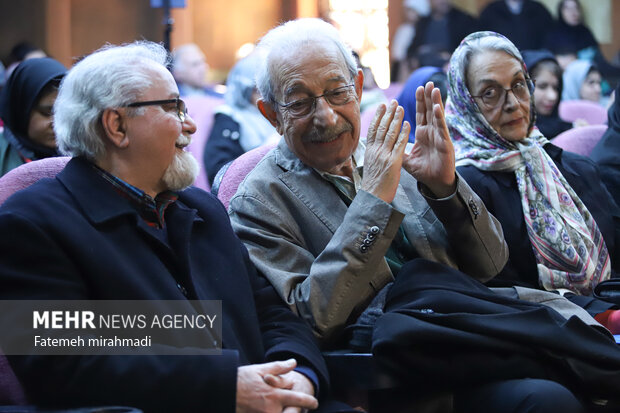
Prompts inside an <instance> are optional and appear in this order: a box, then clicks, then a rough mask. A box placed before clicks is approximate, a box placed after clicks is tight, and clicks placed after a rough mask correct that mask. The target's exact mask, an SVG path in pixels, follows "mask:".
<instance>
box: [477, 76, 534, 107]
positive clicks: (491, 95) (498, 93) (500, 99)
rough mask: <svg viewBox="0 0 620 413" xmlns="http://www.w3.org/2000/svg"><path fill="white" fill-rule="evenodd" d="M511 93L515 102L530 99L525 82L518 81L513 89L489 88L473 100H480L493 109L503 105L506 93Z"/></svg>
mask: <svg viewBox="0 0 620 413" xmlns="http://www.w3.org/2000/svg"><path fill="white" fill-rule="evenodd" d="M510 91H512V94H513V95H515V97H516V98H517V100H520V101H521V102H525V101H526V100H528V99H529V98H530V90H529V89H528V87H527V83H526V81H519V82H517V83H515V85H514V86H513V87H511V88H510V89H504V88H503V87H500V86H491V87H488V88H486V89H485V90H484V92H483V93H482V95H479V96H473V95H472V97H473V98H479V99H482V103H484V104H485V105H486V106H488V107H489V108H495V107H497V106H498V105H503V104H504V102H506V99H507V96H508V92H510Z"/></svg>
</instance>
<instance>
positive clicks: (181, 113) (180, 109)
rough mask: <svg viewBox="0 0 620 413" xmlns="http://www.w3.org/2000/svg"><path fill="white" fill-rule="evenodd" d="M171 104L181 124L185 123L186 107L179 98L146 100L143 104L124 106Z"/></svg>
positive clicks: (136, 103) (137, 106)
mask: <svg viewBox="0 0 620 413" xmlns="http://www.w3.org/2000/svg"><path fill="white" fill-rule="evenodd" d="M171 103H174V104H176V112H177V116H178V117H179V119H181V122H185V118H186V117H187V106H185V102H183V101H182V100H181V99H180V98H174V99H164V100H147V101H144V102H133V103H130V104H128V105H125V106H126V107H128V108H139V107H141V106H156V105H160V106H161V105H169V104H171Z"/></svg>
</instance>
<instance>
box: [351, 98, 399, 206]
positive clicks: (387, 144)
mask: <svg viewBox="0 0 620 413" xmlns="http://www.w3.org/2000/svg"><path fill="white" fill-rule="evenodd" d="M404 114H405V112H404V110H403V108H402V107H401V106H398V103H397V102H396V101H395V100H392V102H390V104H389V106H388V107H387V108H386V107H385V105H383V104H381V105H379V107H378V108H377V112H376V113H375V117H374V118H373V120H372V122H371V123H370V127H369V128H368V136H367V137H366V153H365V155H364V176H363V177H362V183H361V189H363V190H364V191H366V192H369V193H371V194H373V195H374V196H376V197H377V198H379V199H382V200H383V201H385V202H387V203H390V202H392V201H393V200H394V196H395V195H396V189H397V188H398V182H399V181H400V168H401V166H402V164H403V154H404V153H405V146H406V145H407V140H408V138H409V131H410V130H411V127H410V126H409V122H405V123H404V124H403V126H402V128H401V124H402V122H403V116H404Z"/></svg>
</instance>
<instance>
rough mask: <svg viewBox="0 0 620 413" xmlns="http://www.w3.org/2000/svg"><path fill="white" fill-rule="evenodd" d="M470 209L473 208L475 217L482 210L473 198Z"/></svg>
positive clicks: (470, 201)
mask: <svg viewBox="0 0 620 413" xmlns="http://www.w3.org/2000/svg"><path fill="white" fill-rule="evenodd" d="M469 209H471V212H472V213H473V214H474V218H478V215H479V214H480V211H479V210H478V205H476V202H475V201H474V200H473V199H470V200H469Z"/></svg>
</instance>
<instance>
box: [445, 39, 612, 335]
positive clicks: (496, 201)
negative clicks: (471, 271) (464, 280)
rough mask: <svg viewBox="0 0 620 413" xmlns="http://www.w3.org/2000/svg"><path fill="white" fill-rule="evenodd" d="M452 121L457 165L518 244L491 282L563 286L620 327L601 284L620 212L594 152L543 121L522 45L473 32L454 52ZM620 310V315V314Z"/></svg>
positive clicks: (575, 299) (556, 288) (608, 271)
mask: <svg viewBox="0 0 620 413" xmlns="http://www.w3.org/2000/svg"><path fill="white" fill-rule="evenodd" d="M448 81H449V90H448V101H447V104H446V120H447V123H448V127H449V130H450V134H451V136H452V139H453V141H454V148H455V156H456V164H457V167H458V168H457V169H458V171H459V172H460V173H461V175H462V176H463V177H464V178H465V179H466V181H467V182H468V183H469V184H470V186H471V187H472V188H473V189H474V191H476V193H477V194H478V195H479V196H480V198H482V200H483V201H484V203H485V205H486V207H487V208H488V210H489V211H490V212H491V213H492V214H493V215H494V216H495V217H496V218H497V219H498V220H499V221H500V223H501V224H502V228H503V230H504V237H505V239H506V243H507V244H508V249H509V259H508V263H507V264H506V266H505V268H504V269H503V270H502V272H501V273H500V274H499V275H497V276H496V277H495V278H494V279H493V280H491V281H490V283H489V284H488V285H489V286H493V287H513V286H522V287H528V288H530V289H536V288H538V289H542V290H547V291H555V292H559V293H561V294H562V295H564V296H565V297H566V298H568V299H569V300H571V301H572V302H574V303H575V304H578V305H579V306H581V307H583V308H584V309H586V310H587V311H588V312H589V313H590V314H591V315H593V316H594V317H595V318H596V319H597V320H598V321H599V322H601V323H602V324H605V325H606V326H607V327H608V328H610V330H612V331H616V332H617V333H620V317H619V316H618V315H617V313H618V312H617V311H615V312H613V311H612V312H613V317H612V318H611V319H609V318H608V317H609V316H610V315H612V314H611V313H610V312H609V310H611V309H612V308H614V306H613V304H611V303H608V302H605V301H601V300H598V299H595V298H593V297H592V296H591V295H592V291H593V288H594V287H595V286H596V285H597V284H598V283H600V282H601V281H604V280H607V279H609V278H610V277H612V276H614V275H615V271H616V270H617V269H618V268H619V264H620V252H619V248H620V235H619V234H620V220H619V219H620V218H619V217H620V211H619V209H618V207H617V206H616V204H615V203H614V202H613V200H612V199H611V197H610V196H609V193H608V192H607V190H606V189H605V187H604V186H603V185H602V183H601V180H600V176H599V173H598V169H597V168H596V166H595V165H594V162H592V161H591V160H590V159H589V158H586V157H583V156H580V155H577V154H574V153H570V152H565V151H562V150H561V149H560V148H558V147H556V146H554V145H553V144H551V143H550V142H549V141H548V140H547V139H546V138H545V137H544V136H543V135H542V134H541V133H540V131H539V130H538V129H537V128H535V127H534V124H535V110H534V102H533V100H532V99H531V95H532V92H533V88H534V84H533V82H532V81H531V80H530V78H529V77H528V74H527V71H526V68H525V65H524V62H523V59H522V57H521V54H520V53H519V51H518V50H517V48H516V47H515V46H514V45H513V44H512V42H510V40H508V39H507V38H505V37H504V36H502V35H500V34H497V33H494V32H478V33H473V34H471V35H469V36H467V37H466V38H465V40H463V42H462V43H461V45H460V46H459V47H458V48H457V49H456V51H455V52H454V54H453V55H452V59H451V63H450V71H449V73H448ZM616 318H617V319H616Z"/></svg>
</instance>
